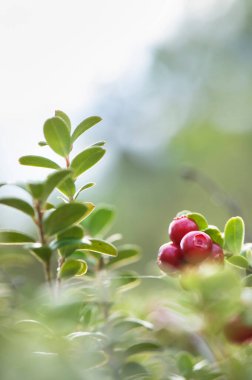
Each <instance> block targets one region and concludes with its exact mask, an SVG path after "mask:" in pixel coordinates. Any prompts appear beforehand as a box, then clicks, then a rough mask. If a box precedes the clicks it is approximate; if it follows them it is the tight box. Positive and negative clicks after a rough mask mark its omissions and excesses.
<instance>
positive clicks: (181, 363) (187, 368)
mask: <svg viewBox="0 0 252 380" xmlns="http://www.w3.org/2000/svg"><path fill="white" fill-rule="evenodd" d="M177 365H178V369H179V371H180V373H181V375H183V376H185V377H186V378H189V377H191V376H192V373H193V361H192V357H191V355H189V354H188V353H187V352H182V353H181V354H180V355H179V357H178V360H177Z"/></svg>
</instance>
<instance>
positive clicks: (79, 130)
mask: <svg viewBox="0 0 252 380" xmlns="http://www.w3.org/2000/svg"><path fill="white" fill-rule="evenodd" d="M101 120H102V119H101V118H100V117H99V116H90V117H88V118H87V119H85V120H83V121H82V122H81V123H80V124H79V125H78V126H77V127H76V129H75V130H74V132H73V135H72V138H71V141H72V143H73V142H74V141H75V140H76V139H77V138H78V137H79V136H80V135H82V134H83V133H84V132H85V131H87V130H88V129H89V128H91V127H93V126H94V125H95V124H97V123H99V122H100V121H101Z"/></svg>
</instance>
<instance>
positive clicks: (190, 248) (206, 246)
mask: <svg viewBox="0 0 252 380" xmlns="http://www.w3.org/2000/svg"><path fill="white" fill-rule="evenodd" d="M180 248H181V251H182V252H183V255H184V258H185V260H186V261H187V262H189V263H191V264H198V263H200V262H201V261H203V260H205V259H206V258H207V257H208V256H209V255H210V253H211V249H212V240H211V238H210V237H209V236H208V235H207V234H206V233H205V232H201V231H200V232H199V231H192V232H188V234H186V235H185V236H184V237H183V239H182V240H181V243H180Z"/></svg>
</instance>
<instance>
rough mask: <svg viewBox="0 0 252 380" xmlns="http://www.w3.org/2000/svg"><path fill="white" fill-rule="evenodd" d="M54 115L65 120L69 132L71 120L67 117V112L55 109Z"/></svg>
mask: <svg viewBox="0 0 252 380" xmlns="http://www.w3.org/2000/svg"><path fill="white" fill-rule="evenodd" d="M55 116H56V117H59V118H61V119H62V120H63V121H64V122H65V124H66V126H67V128H68V130H69V132H70V133H71V121H70V119H69V117H68V116H67V114H65V112H63V111H60V110H56V111H55Z"/></svg>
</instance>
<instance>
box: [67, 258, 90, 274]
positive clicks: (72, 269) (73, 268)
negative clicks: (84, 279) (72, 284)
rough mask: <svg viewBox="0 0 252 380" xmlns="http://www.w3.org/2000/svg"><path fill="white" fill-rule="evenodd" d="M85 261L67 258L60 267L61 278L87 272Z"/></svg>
mask: <svg viewBox="0 0 252 380" xmlns="http://www.w3.org/2000/svg"><path fill="white" fill-rule="evenodd" d="M87 268H88V266H87V263H86V262H85V261H80V260H67V261H65V262H64V264H63V265H62V267H61V269H60V277H61V278H70V277H74V276H82V275H84V274H85V273H86V272H87Z"/></svg>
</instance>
